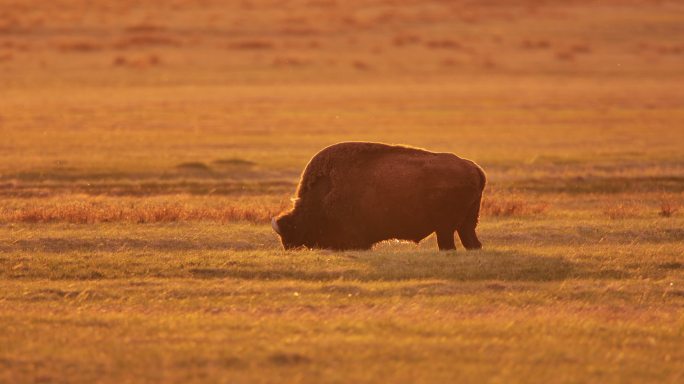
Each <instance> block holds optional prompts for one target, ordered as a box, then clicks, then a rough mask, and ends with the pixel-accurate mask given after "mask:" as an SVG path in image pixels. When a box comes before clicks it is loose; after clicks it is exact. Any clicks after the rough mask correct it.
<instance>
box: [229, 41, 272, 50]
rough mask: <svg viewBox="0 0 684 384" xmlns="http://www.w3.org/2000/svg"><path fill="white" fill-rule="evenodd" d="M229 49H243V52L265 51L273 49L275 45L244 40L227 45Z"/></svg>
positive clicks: (268, 42) (267, 42) (269, 42)
mask: <svg viewBox="0 0 684 384" xmlns="http://www.w3.org/2000/svg"><path fill="white" fill-rule="evenodd" d="M228 48H229V49H245V50H265V49H273V48H275V44H273V42H271V41H267V40H244V41H237V42H234V43H232V44H230V45H228Z"/></svg>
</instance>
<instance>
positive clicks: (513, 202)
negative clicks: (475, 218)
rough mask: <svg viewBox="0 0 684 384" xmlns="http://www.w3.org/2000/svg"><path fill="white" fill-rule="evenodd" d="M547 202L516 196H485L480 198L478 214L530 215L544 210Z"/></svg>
mask: <svg viewBox="0 0 684 384" xmlns="http://www.w3.org/2000/svg"><path fill="white" fill-rule="evenodd" d="M547 209H548V204H547V203H543V202H530V201H528V200H525V199H522V198H518V197H509V198H504V197H499V196H494V197H485V198H484V199H483V200H482V205H481V207H480V214H482V215H483V216H494V217H512V216H532V215H539V214H543V213H544V212H546V211H547Z"/></svg>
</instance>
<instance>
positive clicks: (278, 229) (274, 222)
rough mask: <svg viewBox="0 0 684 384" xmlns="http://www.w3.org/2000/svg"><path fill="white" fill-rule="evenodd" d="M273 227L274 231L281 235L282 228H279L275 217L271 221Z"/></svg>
mask: <svg viewBox="0 0 684 384" xmlns="http://www.w3.org/2000/svg"><path fill="white" fill-rule="evenodd" d="M271 227H273V230H274V231H275V232H276V233H277V234H279V235H280V227H279V226H278V223H277V222H276V219H275V217H274V218H272V219H271Z"/></svg>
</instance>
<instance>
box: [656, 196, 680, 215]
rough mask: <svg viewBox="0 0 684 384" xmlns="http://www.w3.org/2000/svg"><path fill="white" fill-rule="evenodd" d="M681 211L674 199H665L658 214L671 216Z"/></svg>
mask: <svg viewBox="0 0 684 384" xmlns="http://www.w3.org/2000/svg"><path fill="white" fill-rule="evenodd" d="M677 211H679V207H678V206H677V205H676V204H675V203H674V202H672V201H670V200H663V201H661V203H660V211H659V212H658V215H660V216H662V217H671V216H672V215H674V214H675V213H677Z"/></svg>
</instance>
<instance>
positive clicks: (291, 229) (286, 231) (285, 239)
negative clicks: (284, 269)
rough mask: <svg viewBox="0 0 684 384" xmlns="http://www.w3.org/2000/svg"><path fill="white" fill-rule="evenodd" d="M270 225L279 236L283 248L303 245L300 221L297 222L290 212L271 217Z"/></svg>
mask: <svg viewBox="0 0 684 384" xmlns="http://www.w3.org/2000/svg"><path fill="white" fill-rule="evenodd" d="M271 226H272V227H273V230H274V231H275V232H276V233H277V234H278V235H279V236H280V241H281V242H282V243H283V247H284V248H285V249H292V248H298V247H303V246H304V245H305V244H304V243H305V242H304V236H303V234H304V231H302V226H301V223H298V220H297V218H296V217H295V215H293V214H292V213H288V214H285V215H282V216H280V217H277V218H276V217H274V218H273V219H271Z"/></svg>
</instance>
